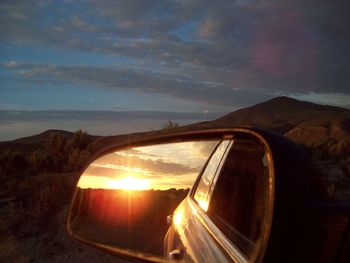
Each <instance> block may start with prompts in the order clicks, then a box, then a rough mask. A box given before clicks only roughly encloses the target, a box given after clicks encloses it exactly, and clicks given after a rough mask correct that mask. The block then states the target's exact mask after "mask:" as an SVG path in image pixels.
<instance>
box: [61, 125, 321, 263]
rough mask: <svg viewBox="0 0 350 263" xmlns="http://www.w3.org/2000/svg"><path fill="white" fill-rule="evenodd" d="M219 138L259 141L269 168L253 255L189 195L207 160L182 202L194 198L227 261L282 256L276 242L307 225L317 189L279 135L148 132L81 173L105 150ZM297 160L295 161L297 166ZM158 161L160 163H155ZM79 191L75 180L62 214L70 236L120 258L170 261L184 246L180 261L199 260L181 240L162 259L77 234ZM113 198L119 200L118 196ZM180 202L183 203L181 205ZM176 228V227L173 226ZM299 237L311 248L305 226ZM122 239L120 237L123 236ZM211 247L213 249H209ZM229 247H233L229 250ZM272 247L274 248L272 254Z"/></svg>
mask: <svg viewBox="0 0 350 263" xmlns="http://www.w3.org/2000/svg"><path fill="white" fill-rule="evenodd" d="M223 140H233V141H248V142H254V143H258V144H259V145H261V146H263V148H264V151H265V152H266V160H265V162H266V163H267V167H268V175H267V177H266V184H265V186H264V196H265V197H264V198H265V199H264V213H263V219H262V223H261V225H260V227H261V235H260V236H259V238H258V241H256V244H257V245H256V247H255V248H254V249H253V251H252V252H251V253H252V254H251V255H248V256H247V255H244V253H241V252H240V249H237V247H236V245H235V244H234V242H232V240H231V241H230V240H229V241H227V240H228V239H227V237H225V235H224V234H222V231H221V230H220V229H218V228H217V227H216V226H215V224H214V226H211V225H210V224H211V220H210V218H209V219H208V218H207V215H206V214H205V209H203V207H200V206H201V205H200V202H198V200H195V198H194V189H195V188H196V187H198V184H199V180H200V176H202V174H203V172H204V169H205V166H206V165H208V161H206V163H205V165H203V169H202V170H200V171H198V175H200V176H199V177H198V178H197V179H196V180H195V182H194V187H193V188H192V189H191V191H190V193H189V195H188V196H189V197H191V198H186V199H189V201H188V204H187V205H188V206H191V204H192V203H191V202H193V200H194V202H193V204H195V205H197V208H196V209H195V210H193V211H195V212H196V213H198V214H203V215H201V218H202V219H201V220H202V221H201V224H203V225H204V226H205V227H206V228H210V230H211V231H209V232H210V233H209V236H211V237H212V238H213V240H215V241H216V242H218V243H219V245H220V246H222V247H223V249H224V250H226V253H227V254H228V257H226V258H225V260H226V261H230V260H238V261H243V262H244V261H246V260H249V261H250V260H253V261H255V262H261V261H262V260H263V259H271V260H272V261H275V260H277V261H278V260H280V259H282V258H283V257H284V255H285V253H286V252H287V251H288V249H289V248H288V246H285V245H283V244H282V243H281V240H284V238H285V237H286V236H288V235H289V236H290V237H291V236H295V235H296V233H297V232H296V231H298V232H299V230H297V229H298V228H300V227H301V228H302V229H305V228H307V227H309V224H310V223H311V220H312V215H311V214H310V213H309V212H308V210H307V208H306V207H307V206H308V204H309V203H310V202H312V200H315V198H317V196H318V192H317V191H316V190H315V191H313V190H312V189H314V186H315V182H314V180H313V178H312V176H311V175H312V173H310V171H311V170H310V165H309V162H308V159H307V156H306V154H305V152H304V151H303V150H302V149H301V148H300V147H299V146H297V145H296V144H294V143H293V142H291V141H289V140H288V139H286V138H284V137H282V136H280V135H278V134H275V133H272V132H269V131H266V130H262V129H256V128H222V129H204V130H198V131H183V132H182V131H178V132H176V131H175V132H164V133H163V132H161V133H160V134H156V135H154V134H152V135H150V136H148V137H147V136H146V137H144V138H137V139H133V140H128V141H123V142H118V143H116V144H114V145H111V146H109V147H107V148H105V149H103V150H102V151H101V152H99V153H98V154H97V155H96V156H95V157H94V158H93V160H92V162H91V163H90V164H89V165H88V166H87V167H86V169H85V170H84V172H83V173H82V177H84V173H85V172H86V171H87V170H88V169H89V167H90V168H91V165H93V164H94V162H96V161H97V160H100V159H101V158H103V157H106V156H108V155H109V154H114V153H123V154H124V153H125V151H128V150H129V151H130V150H131V151H132V150H135V149H136V150H137V149H140V148H143V149H144V148H147V147H149V148H148V149H150V148H152V147H153V148H154V147H156V146H159V145H164V144H166V145H170V144H174V145H175V144H176V143H193V142H200V141H217V142H219V141H223ZM215 147H217V146H215ZM212 155H213V153H211V154H209V155H208V158H209V157H211V156H212ZM296 164H298V166H297V165H296ZM119 165H120V163H119ZM158 165H160V163H158ZM156 167H158V166H157V165H156ZM158 168H159V167H158ZM85 175H86V174H85ZM82 177H81V178H82ZM81 178H80V180H81ZM127 183H129V184H130V183H131V184H135V181H129V182H127ZM79 195H81V189H79V182H78V187H77V190H76V192H75V194H74V197H73V200H72V203H71V206H70V209H69V213H68V217H67V230H68V233H69V234H70V235H71V236H72V237H73V238H75V239H77V240H79V241H81V242H84V243H86V244H89V245H92V246H94V247H96V248H99V249H101V250H104V251H106V252H109V253H112V254H116V255H118V256H121V257H127V258H132V259H141V260H147V261H152V262H163V261H166V260H171V259H175V258H177V257H178V255H180V254H181V258H182V257H183V253H184V251H186V249H187V251H186V253H184V254H188V255H189V257H187V258H185V260H188V261H191V260H192V261H198V259H197V258H195V256H193V254H195V252H193V251H189V249H188V247H186V245H184V244H182V246H183V247H184V249H182V248H181V249H174V250H172V251H170V252H169V253H167V254H168V255H165V257H163V258H162V257H159V255H157V256H152V254H148V253H144V252H142V251H135V250H132V249H128V248H126V247H124V248H121V247H116V246H113V245H112V246H111V245H108V244H106V243H103V242H101V240H100V241H99V242H98V241H97V240H93V239H92V238H91V237H90V238H86V237H84V236H82V235H81V233H80V234H79V233H78V232H77V229H76V228H75V226H74V224H75V223H76V221H75V218H74V217H75V216H76V211H75V209H76V203H77V202H78V201H79V202H80V201H81V200H80V199H79ZM129 201H130V199H129ZM118 202H120V200H119V201H118ZM183 202H185V201H183ZM181 204H182V203H181ZM193 204H192V206H193ZM182 206H185V205H184V204H182ZM198 207H199V209H198ZM300 213H302V215H304V216H305V218H306V220H300V219H298V218H297V215H298V214H299V215H300ZM167 216H168V217H167ZM114 219H116V218H114ZM309 219H310V220H309ZM176 220H178V219H176V215H175V216H174V217H173V215H171V214H168V215H165V217H164V224H165V225H167V222H168V224H170V225H172V226H173V225H174V224H175V222H174V221H176ZM211 227H212V228H211ZM170 228H171V227H170ZM213 229H214V230H213ZM185 230H186V229H185ZM185 230H184V231H185ZM187 230H188V229H187ZM169 231H170V232H171V229H169V230H168V233H167V235H168V234H169V233H170V232H169ZM176 231H178V229H177V230H176ZM198 231H199V230H198ZM304 235H305V238H306V239H305V240H307V241H305V242H304V243H305V247H306V249H307V248H308V247H310V245H307V242H308V241H310V235H311V234H310V235H309V231H307V230H305V232H304ZM298 236H300V235H298ZM120 237H121V236H118V237H116V238H120ZM206 237H207V236H206ZM122 238H124V236H123V237H122ZM102 241H103V240H102ZM181 242H182V243H183V240H181ZM185 242H188V239H187V241H186V240H185ZM287 242H289V245H290V246H296V243H297V241H296V240H295V239H291V240H289V241H287ZM298 242H299V244H300V242H303V241H300V240H298ZM145 246H146V244H145ZM187 246H188V244H187ZM190 249H191V248H190ZM213 250H215V249H214V248H213ZM231 250H233V252H232V251H231ZM174 251H181V253H180V254H179V253H175V252H174ZM227 251H228V252H227ZM276 251H279V252H277V253H276ZM298 251H299V250H298V249H297V250H296V251H295V254H294V255H302V254H303V253H305V249H302V250H300V253H299V254H298ZM173 254H176V255H175V257H174V256H171V255H173ZM242 254H243V255H242ZM216 256H217V255H216ZM296 258H297V257H296ZM223 260H224V259H223Z"/></svg>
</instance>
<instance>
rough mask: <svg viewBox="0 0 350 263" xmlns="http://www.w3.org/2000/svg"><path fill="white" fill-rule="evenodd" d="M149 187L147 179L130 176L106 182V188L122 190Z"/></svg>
mask: <svg viewBox="0 0 350 263" xmlns="http://www.w3.org/2000/svg"><path fill="white" fill-rule="evenodd" d="M149 187H150V182H149V180H143V179H137V178H134V177H131V176H128V177H125V178H121V179H112V180H110V181H109V183H108V188H112V189H122V190H145V189H148V188H149Z"/></svg>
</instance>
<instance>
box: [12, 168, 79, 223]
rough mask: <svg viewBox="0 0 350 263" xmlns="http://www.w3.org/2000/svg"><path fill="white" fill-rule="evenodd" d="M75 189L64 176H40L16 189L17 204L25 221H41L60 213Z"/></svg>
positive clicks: (22, 182)
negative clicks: (22, 212)
mask: <svg viewBox="0 0 350 263" xmlns="http://www.w3.org/2000/svg"><path fill="white" fill-rule="evenodd" d="M72 191H73V187H72V185H71V184H70V182H69V181H68V179H67V176H65V175H62V174H40V175H37V176H33V177H30V178H26V179H25V180H22V181H21V182H20V183H19V185H18V188H17V189H16V195H15V202H16V204H17V206H18V207H19V208H21V209H22V211H25V213H24V214H23V215H22V218H21V219H23V220H27V219H29V220H34V221H38V222H39V221H40V220H41V219H45V218H46V217H48V216H50V215H52V214H54V213H56V212H58V211H59V210H60V209H61V207H62V205H64V204H66V203H68V202H69V198H70V196H71V194H72Z"/></svg>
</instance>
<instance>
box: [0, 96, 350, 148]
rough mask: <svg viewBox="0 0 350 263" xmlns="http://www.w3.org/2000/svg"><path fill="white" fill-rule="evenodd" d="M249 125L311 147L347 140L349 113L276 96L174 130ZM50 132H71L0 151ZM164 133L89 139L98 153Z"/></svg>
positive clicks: (349, 138) (7, 144)
mask: <svg viewBox="0 0 350 263" xmlns="http://www.w3.org/2000/svg"><path fill="white" fill-rule="evenodd" d="M235 126H253V127H261V128H266V129H271V130H274V131H275V132H278V133H281V134H284V135H285V136H287V137H288V138H290V139H292V140H294V141H296V142H297V143H301V144H306V145H315V144H319V143H322V142H325V141H327V140H333V141H336V142H339V143H340V144H341V143H343V142H349V141H350V110H347V109H343V108H339V107H334V106H326V105H319V104H315V103H310V102H306V101H299V100H296V99H292V98H289V97H276V98H273V99H271V100H269V101H266V102H263V103H260V104H257V105H254V106H251V107H247V108H244V109H241V110H238V111H235V112H232V113H229V114H227V115H225V116H223V117H221V118H218V119H215V120H212V121H207V122H200V123H195V124H190V125H186V126H181V127H179V128H177V129H176V130H178V131H184V130H196V129H201V128H215V127H235ZM53 132H59V133H60V134H61V135H62V136H64V137H66V138H69V137H71V136H72V135H73V133H70V132H66V131H57V130H49V131H46V132H44V133H41V134H39V135H35V136H31V137H26V138H21V139H18V140H14V141H11V142H0V149H1V148H4V147H6V148H11V149H13V148H16V147H21V148H22V149H27V148H28V149H31V148H33V147H34V148H35V146H37V145H38V144H40V143H42V142H44V141H45V140H46V139H47V138H49V137H50V134H52V133H53ZM162 132H165V131H151V132H145V133H132V134H124V135H116V136H92V137H91V139H93V149H94V150H95V151H99V150H100V149H102V148H103V147H105V146H108V145H110V144H111V143H115V142H120V141H124V140H131V139H134V138H142V137H144V136H145V135H147V136H151V135H154V134H159V133H162Z"/></svg>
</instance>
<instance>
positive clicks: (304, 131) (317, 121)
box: [188, 97, 350, 145]
mask: <svg viewBox="0 0 350 263" xmlns="http://www.w3.org/2000/svg"><path fill="white" fill-rule="evenodd" d="M190 126H192V127H193V128H197V129H198V128H204V127H233V126H252V127H260V128H266V129H270V130H273V131H275V132H278V133H281V134H284V135H285V136H287V137H288V138H290V139H292V140H294V141H296V142H298V143H301V144H309V145H310V144H315V143H320V142H324V141H326V140H330V139H331V140H335V141H343V140H346V141H349V140H350V110H347V109H343V108H339V107H333V106H326V105H319V104H315V103H310V102H306V101H299V100H296V99H292V98H289V97H277V98H273V99H271V100H269V101H266V102H263V103H260V104H257V105H254V106H252V107H248V108H244V109H241V110H238V111H235V112H232V113H229V114H227V115H225V116H223V117H221V118H218V119H216V120H213V121H209V122H202V123H197V124H194V125H189V126H188V127H190Z"/></svg>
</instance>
